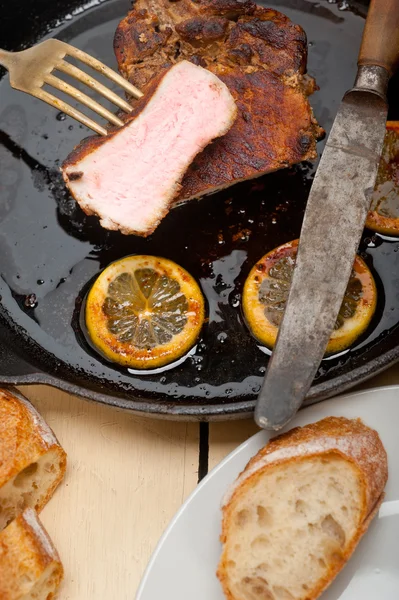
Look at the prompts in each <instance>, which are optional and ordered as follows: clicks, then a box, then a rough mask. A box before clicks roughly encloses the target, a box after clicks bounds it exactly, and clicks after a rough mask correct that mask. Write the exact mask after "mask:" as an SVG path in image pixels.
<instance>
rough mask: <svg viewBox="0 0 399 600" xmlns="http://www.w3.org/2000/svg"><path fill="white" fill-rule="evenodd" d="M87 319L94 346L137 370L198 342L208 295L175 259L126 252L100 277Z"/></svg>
mask: <svg viewBox="0 0 399 600" xmlns="http://www.w3.org/2000/svg"><path fill="white" fill-rule="evenodd" d="M85 318H86V327H87V330H88V333H89V335H90V338H91V340H92V342H93V344H94V345H95V346H96V347H97V348H98V350H100V352H101V353H102V354H103V355H104V356H105V357H106V358H107V359H109V360H111V361H113V362H116V363H119V364H121V365H124V366H128V367H133V368H135V369H146V368H156V367H161V366H163V365H165V364H168V363H170V362H173V361H175V360H177V359H178V358H180V357H181V356H183V355H184V354H185V353H186V352H188V350H190V348H191V347H192V346H193V345H194V344H195V341H196V339H197V337H198V335H199V332H200V330H201V327H202V324H203V321H204V298H203V296H202V293H201V290H200V288H199V286H198V284H197V283H196V281H195V280H194V279H193V278H192V277H191V275H190V274H189V273H187V271H186V270H185V269H183V268H182V267H180V266H179V265H177V264H176V263H174V262H172V261H170V260H167V259H165V258H158V257H155V256H128V257H127V258H123V259H121V260H118V261H116V262H114V263H112V264H111V265H109V266H108V267H107V268H106V269H105V270H104V271H103V272H102V273H101V275H100V276H99V277H98V278H97V279H96V281H95V282H94V285H93V287H92V288H91V290H90V292H89V294H88V297H87V302H86V310H85Z"/></svg>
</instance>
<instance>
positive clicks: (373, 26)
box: [358, 0, 399, 75]
mask: <svg viewBox="0 0 399 600" xmlns="http://www.w3.org/2000/svg"><path fill="white" fill-rule="evenodd" d="M398 63H399V0H371V2H370V8H369V12H368V16H367V20H366V26H365V29H364V34H363V40H362V45H361V48H360V53H359V60H358V65H359V66H368V65H378V66H379V67H384V68H385V69H386V70H387V71H388V72H389V73H390V74H391V75H392V73H393V71H394V70H395V69H396V67H397V66H398Z"/></svg>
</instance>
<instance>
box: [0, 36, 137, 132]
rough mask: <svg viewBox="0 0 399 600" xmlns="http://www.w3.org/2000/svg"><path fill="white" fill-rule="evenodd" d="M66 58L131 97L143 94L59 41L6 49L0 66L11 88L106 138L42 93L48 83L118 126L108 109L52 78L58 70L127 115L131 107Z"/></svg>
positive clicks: (90, 122) (80, 116)
mask: <svg viewBox="0 0 399 600" xmlns="http://www.w3.org/2000/svg"><path fill="white" fill-rule="evenodd" d="M68 56H72V57H73V58H76V59H78V60H80V61H82V62H83V63H84V64H86V65H88V66H89V67H91V68H92V69H95V70H96V71H98V72H99V73H101V74H102V75H106V76H107V77H108V78H109V79H111V81H113V82H114V83H117V84H119V85H120V86H121V87H122V88H123V89H124V90H125V91H126V92H127V93H128V94H130V95H131V96H134V97H135V98H140V97H141V96H142V95H143V94H142V92H140V90H138V89H137V88H136V87H134V85H131V84H130V83H129V82H128V81H126V80H125V79H124V78H123V77H121V75H119V74H118V73H115V71H113V70H112V69H110V68H109V67H107V66H106V65H104V64H103V63H102V62H100V61H99V60H97V59H96V58H93V57H92V56H90V55H89V54H86V52H82V50H78V48H74V47H73V46H70V45H69V44H66V43H65V42H61V41H60V40H55V39H50V40H46V41H45V42H42V43H41V44H38V45H37V46H33V47H32V48H28V50H23V51H22V52H7V51H6V50H1V49H0V65H3V66H4V67H5V68H6V69H7V70H8V71H9V74H10V84H11V87H13V88H14V89H16V90H21V91H22V92H26V93H27V94H31V95H32V96H35V97H36V98H40V100H43V101H44V102H47V104H50V105H51V106H54V107H55V108H57V109H58V110H61V111H62V112H64V113H66V114H67V115H69V116H70V117H73V118H74V119H76V120H77V121H80V123H83V124H84V125H86V126H87V127H90V129H93V130H94V131H95V132H96V133H99V134H100V135H107V133H108V131H107V129H106V128H105V127H102V126H101V125H99V124H98V123H97V122H96V121H93V120H92V119H90V118H89V117H87V116H86V115H84V114H83V113H82V112H80V111H79V110H77V109H76V108H73V106H70V105H69V104H67V103H66V102H63V101H62V100H61V99H59V98H57V97H56V96H53V94H50V93H49V92H47V91H46V90H44V89H43V86H44V85H45V84H48V85H50V86H52V87H54V88H56V89H57V90H59V91H61V92H64V93H65V94H68V95H69V96H72V98H75V99H76V100H78V101H79V102H81V103H82V104H84V105H85V106H87V107H89V108H90V109H91V110H93V111H94V112H96V113H97V114H99V115H100V116H101V117H103V118H104V119H106V120H107V121H109V122H110V123H112V124H113V125H117V126H122V125H123V121H122V120H121V119H120V118H119V117H117V116H116V115H114V114H113V113H112V112H111V111H110V110H107V109H106V108H104V107H103V106H102V105H101V104H99V103H98V102H96V101H95V100H93V99H92V98H90V97H89V96H87V95H86V94H84V93H83V92H81V91H80V90H78V89H77V88H75V87H73V86H72V85H69V83H66V82H65V81H63V80H62V79H60V78H59V77H56V76H55V75H53V71H61V72H63V73H65V74H67V75H70V76H71V77H74V78H75V79H77V80H79V81H81V82H82V83H84V84H86V85H87V86H89V88H91V89H92V90H95V91H96V92H99V93H100V94H102V96H104V97H105V98H107V99H108V100H110V101H111V102H113V103H114V104H115V105H116V106H118V107H119V108H121V109H122V110H124V111H125V112H127V113H130V112H131V110H132V107H131V105H130V104H129V103H128V102H126V100H123V98H120V97H119V96H118V95H117V94H115V93H114V92H112V91H111V90H110V89H108V88H107V87H106V86H105V85H103V84H102V83H100V82H99V81H97V80H96V79H94V78H93V77H91V76H90V75H88V74H87V73H85V72H84V71H82V70H81V69H78V68H77V67H75V66H74V65H72V64H71V63H70V62H68V61H67V60H65V59H66V58H67V57H68Z"/></svg>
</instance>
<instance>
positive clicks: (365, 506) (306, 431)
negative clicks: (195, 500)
mask: <svg viewBox="0 0 399 600" xmlns="http://www.w3.org/2000/svg"><path fill="white" fill-rule="evenodd" d="M317 456H325V457H326V458H327V457H328V456H340V457H342V458H344V459H345V460H347V461H349V462H350V463H352V465H353V466H354V468H356V469H357V471H358V474H359V478H360V482H361V486H362V489H363V502H362V506H361V515H362V516H361V519H360V523H361V525H360V526H359V528H358V531H357V532H356V534H355V535H354V536H353V539H352V540H351V541H350V543H349V544H348V545H347V546H346V547H345V549H344V550H343V551H342V552H341V553H340V554H339V555H337V556H336V560H335V561H334V563H333V564H331V565H330V566H329V569H328V571H327V573H326V575H325V577H323V578H321V579H320V580H319V583H318V585H317V586H316V587H315V588H314V589H313V590H312V591H311V592H309V594H308V595H307V596H306V600H316V598H318V597H319V596H320V594H321V593H322V592H323V591H324V590H325V589H326V588H327V587H328V586H329V585H330V584H331V583H332V581H333V580H334V579H335V577H336V576H337V575H338V573H339V572H340V571H341V569H342V568H343V567H344V566H345V564H346V563H347V561H348V560H349V559H350V557H351V556H352V554H353V552H354V550H355V548H356V546H357V545H358V543H359V541H360V540H361V538H362V536H363V535H364V534H365V533H366V531H367V529H368V527H369V525H370V523H371V521H372V520H373V518H374V517H375V515H376V514H377V512H378V510H379V507H380V505H381V503H382V501H383V499H384V488H385V485H386V482H387V479H388V461H387V454H386V451H385V448H384V446H383V445H382V442H381V440H380V438H379V435H378V433H377V432H376V431H375V430H373V429H370V428H369V427H367V426H366V425H364V423H363V422H362V421H361V420H360V419H354V420H349V419H346V418H343V417H329V418H326V419H323V420H322V421H318V422H317V423H312V424H310V425H306V426H304V427H297V428H295V429H292V430H291V431H289V432H287V433H284V434H282V435H279V436H277V437H276V438H274V439H272V440H271V441H270V442H269V443H268V444H267V445H266V446H265V447H264V448H262V449H261V450H260V451H259V452H258V454H257V455H256V456H254V457H253V458H252V459H251V460H250V461H249V463H248V464H247V466H246V467H245V469H244V470H243V471H242V473H241V474H240V475H239V477H238V478H237V480H236V483H235V484H234V485H233V487H232V489H231V490H230V492H229V493H228V494H227V496H226V498H225V500H224V503H223V509H222V510H223V521H222V534H221V542H222V544H225V543H226V541H227V532H228V528H229V522H230V521H229V520H230V516H231V514H232V511H233V507H234V504H235V503H236V501H237V500H238V498H239V497H240V496H241V495H242V494H243V493H244V492H245V491H246V490H247V489H248V486H249V487H251V486H252V485H254V483H255V481H257V480H258V478H260V477H262V474H264V472H265V471H266V470H269V469H278V468H280V467H281V466H282V465H284V463H292V462H298V461H304V460H308V459H309V458H313V457H317ZM226 563H227V558H226V549H224V550H223V553H222V557H221V560H220V563H219V567H218V571H217V576H218V578H219V580H220V582H221V584H222V587H223V591H224V593H225V596H226V598H227V599H228V600H241V599H240V598H238V597H235V596H234V595H233V594H232V592H231V591H230V589H229V585H228V577H227V564H226Z"/></svg>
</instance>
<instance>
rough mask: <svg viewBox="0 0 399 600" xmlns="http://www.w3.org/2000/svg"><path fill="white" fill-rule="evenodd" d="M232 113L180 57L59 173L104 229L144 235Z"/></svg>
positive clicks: (204, 76) (220, 93)
mask: <svg viewBox="0 0 399 600" xmlns="http://www.w3.org/2000/svg"><path fill="white" fill-rule="evenodd" d="M236 115H237V107H236V105H235V102H234V99H233V97H232V96H231V94H230V92H229V90H228V88H227V87H226V85H225V84H224V83H222V82H221V81H220V79H218V77H216V75H214V74H213V73H211V72H210V71H207V70H206V69H203V68H202V67H198V66H195V65H193V64H192V63H190V62H187V61H182V62H180V63H179V64H177V65H176V66H173V67H172V68H170V69H169V70H166V71H164V72H162V73H161V75H160V76H158V78H156V79H155V80H153V81H152V83H151V85H150V86H149V87H148V88H147V90H146V94H145V97H144V98H143V99H141V100H140V101H139V102H138V103H137V104H136V107H135V108H134V110H133V112H132V114H131V115H130V116H129V117H128V118H127V122H126V124H125V126H124V127H122V128H119V129H115V130H113V131H112V132H110V133H109V135H107V136H105V137H98V136H94V137H91V138H87V139H86V140H83V142H82V143H81V144H80V145H79V146H78V147H77V148H76V149H75V150H74V152H73V153H72V154H71V155H70V156H69V157H68V158H67V160H66V161H65V162H64V164H63V166H62V172H63V176H64V180H65V182H66V184H67V186H68V188H69V190H70V191H71V193H72V195H73V196H74V198H75V199H76V200H77V202H78V203H79V204H80V206H81V207H82V209H83V210H84V211H85V212H86V214H95V215H98V216H99V217H100V222H101V225H102V226H103V227H104V228H106V229H115V230H117V229H119V230H120V231H121V232H122V233H125V234H131V233H133V234H136V235H142V236H147V235H149V234H150V233H152V232H153V231H154V229H155V228H156V227H157V225H158V224H159V222H160V221H161V219H162V218H163V217H164V216H165V215H166V214H167V212H168V210H169V207H170V204H171V203H172V201H173V199H174V198H175V196H176V195H177V194H178V193H179V191H180V188H181V185H180V182H181V180H182V178H183V176H184V173H185V172H186V171H187V168H188V167H189V165H190V164H191V162H192V161H193V159H194V158H195V156H196V155H197V154H198V153H199V152H201V150H203V149H204V148H205V146H207V145H208V144H209V143H210V142H211V141H212V140H213V139H215V138H217V137H219V136H222V135H224V134H225V133H227V131H228V130H229V129H230V127H231V126H232V124H233V122H234V120H235V118H236Z"/></svg>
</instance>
